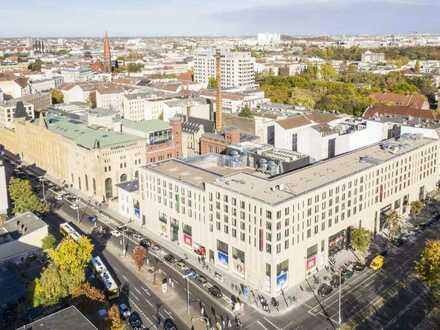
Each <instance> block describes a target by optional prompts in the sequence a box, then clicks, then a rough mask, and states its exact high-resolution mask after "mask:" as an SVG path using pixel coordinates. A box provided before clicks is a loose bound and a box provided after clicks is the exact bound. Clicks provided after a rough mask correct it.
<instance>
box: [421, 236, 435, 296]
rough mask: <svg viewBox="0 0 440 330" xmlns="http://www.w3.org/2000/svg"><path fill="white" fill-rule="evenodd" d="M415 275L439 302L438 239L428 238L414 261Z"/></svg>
mask: <svg viewBox="0 0 440 330" xmlns="http://www.w3.org/2000/svg"><path fill="white" fill-rule="evenodd" d="M416 273H417V276H418V277H419V278H420V279H421V280H422V281H423V282H424V283H425V284H426V286H427V287H428V288H429V289H430V290H431V292H432V294H433V296H434V298H435V299H436V300H437V301H438V302H440V240H428V241H427V242H426V245H425V248H424V250H423V251H422V253H421V255H420V258H419V260H418V261H417V263H416Z"/></svg>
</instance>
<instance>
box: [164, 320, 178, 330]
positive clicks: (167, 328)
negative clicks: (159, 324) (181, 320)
mask: <svg viewBox="0 0 440 330" xmlns="http://www.w3.org/2000/svg"><path fill="white" fill-rule="evenodd" d="M163 329H164V330H177V326H176V324H175V323H174V322H173V320H171V319H165V321H164V322H163Z"/></svg>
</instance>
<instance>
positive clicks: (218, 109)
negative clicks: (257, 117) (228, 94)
mask: <svg viewBox="0 0 440 330" xmlns="http://www.w3.org/2000/svg"><path fill="white" fill-rule="evenodd" d="M215 79H216V81H217V93H216V96H215V130H216V131H217V132H222V131H223V113H222V111H223V100H222V66H221V55H220V49H216V51H215Z"/></svg>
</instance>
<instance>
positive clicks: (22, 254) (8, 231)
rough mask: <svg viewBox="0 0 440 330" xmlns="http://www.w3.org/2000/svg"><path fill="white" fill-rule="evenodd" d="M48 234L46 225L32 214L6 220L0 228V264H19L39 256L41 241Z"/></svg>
mask: <svg viewBox="0 0 440 330" xmlns="http://www.w3.org/2000/svg"><path fill="white" fill-rule="evenodd" d="M48 233H49V231H48V225H47V224H46V223H45V222H44V221H43V220H41V219H40V218H39V217H37V216H36V215H35V214H33V213H32V212H26V213H23V214H20V215H17V216H15V217H14V218H12V219H9V220H7V221H6V222H5V223H3V224H2V225H1V226H0V263H4V262H7V261H8V262H15V263H20V262H23V261H24V260H25V259H26V257H28V256H30V255H39V254H41V253H42V250H41V247H42V244H43V242H42V240H43V238H45V237H46V236H47V235H48Z"/></svg>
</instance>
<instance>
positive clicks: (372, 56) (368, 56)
mask: <svg viewBox="0 0 440 330" xmlns="http://www.w3.org/2000/svg"><path fill="white" fill-rule="evenodd" d="M362 62H364V63H374V64H377V63H385V54H384V53H373V52H371V51H369V50H367V51H366V52H365V53H363V54H362Z"/></svg>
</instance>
